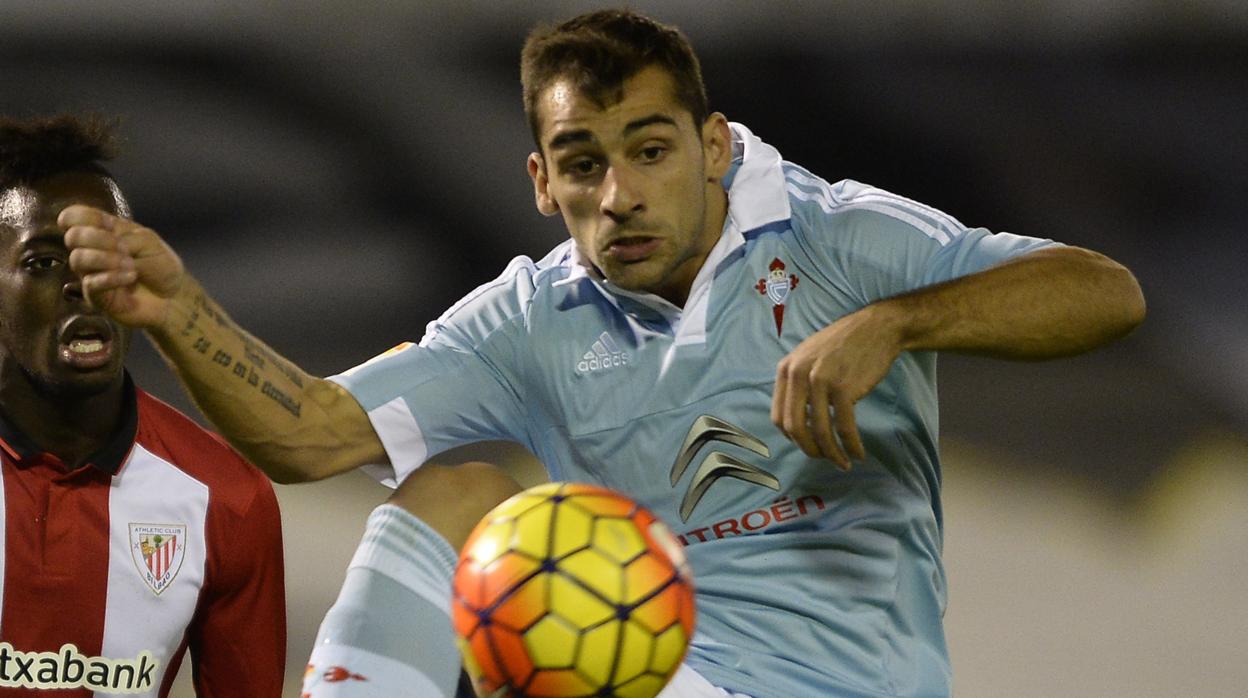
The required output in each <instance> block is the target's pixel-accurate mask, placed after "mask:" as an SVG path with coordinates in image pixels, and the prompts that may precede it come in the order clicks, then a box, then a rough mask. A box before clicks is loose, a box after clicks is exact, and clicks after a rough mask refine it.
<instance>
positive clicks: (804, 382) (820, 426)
mask: <svg viewBox="0 0 1248 698" xmlns="http://www.w3.org/2000/svg"><path fill="white" fill-rule="evenodd" d="M854 402H855V398H854V396H853V392H852V389H851V388H850V387H849V386H845V385H842V384H840V383H837V382H835V381H832V380H830V379H828V378H825V377H824V376H823V375H822V373H821V371H820V370H819V369H818V367H808V366H803V365H802V363H801V362H797V361H793V360H790V359H785V360H783V361H781V362H780V364H779V365H778V366H777V367H776V385H775V391H774V393H773V395H772V402H771V421H772V423H773V424H775V425H776V426H777V427H778V428H779V429H780V431H782V432H784V435H785V436H786V437H788V438H789V439H790V440H791V441H793V443H795V444H796V445H797V446H798V447H799V448H801V449H802V452H804V453H805V454H806V455H808V456H810V457H811V458H827V459H829V460H831V461H833V462H835V463H836V464H837V466H839V467H840V468H841V469H842V470H849V469H850V468H851V467H852V463H851V460H850V459H851V458H853V459H863V458H865V457H866V450H865V449H864V447H863V445H862V436H861V434H860V433H859V431H858V424H857V421H856V419H855V417H854Z"/></svg>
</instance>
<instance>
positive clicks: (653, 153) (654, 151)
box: [641, 145, 667, 162]
mask: <svg viewBox="0 0 1248 698" xmlns="http://www.w3.org/2000/svg"><path fill="white" fill-rule="evenodd" d="M666 154H667V148H665V147H663V146H661V145H652V146H648V147H645V148H642V149H641V160H642V162H658V161H659V160H662V159H663V156H664V155H666Z"/></svg>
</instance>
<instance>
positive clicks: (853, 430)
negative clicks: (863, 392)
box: [825, 391, 867, 470]
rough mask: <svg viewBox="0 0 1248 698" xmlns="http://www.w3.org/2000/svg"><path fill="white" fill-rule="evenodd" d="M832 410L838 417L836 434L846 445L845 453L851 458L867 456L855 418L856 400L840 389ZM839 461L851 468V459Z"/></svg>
mask: <svg viewBox="0 0 1248 698" xmlns="http://www.w3.org/2000/svg"><path fill="white" fill-rule="evenodd" d="M825 412H826V409H825ZM832 412H833V414H834V415H835V417H836V435H837V437H838V438H839V439H840V442H841V445H842V446H844V447H845V453H848V454H849V457H850V458H856V459H858V460H862V459H863V458H866V457H867V452H866V450H865V449H864V448H863V446H862V435H861V434H859V432H858V421H857V420H856V419H854V401H853V400H852V399H850V397H849V394H848V393H846V392H844V391H840V392H838V393H836V394H835V397H834V398H833V402H832ZM833 460H836V459H835V458H834V459H833ZM837 462H838V463H840V464H841V467H842V468H843V469H845V470H849V459H845V460H844V461H837Z"/></svg>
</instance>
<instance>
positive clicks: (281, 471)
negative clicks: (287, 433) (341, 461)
mask: <svg viewBox="0 0 1248 698" xmlns="http://www.w3.org/2000/svg"><path fill="white" fill-rule="evenodd" d="M256 465H257V466H258V467H259V468H260V469H261V470H263V471H264V474H265V475H267V476H268V478H269V479H270V480H272V481H273V482H275V483H277V484H279V485H298V484H301V483H305V482H316V481H317V480H324V479H325V478H327V477H329V476H330V475H333V474H334V472H336V471H333V470H328V469H323V468H315V467H312V466H311V465H309V464H306V463H295V462H292V461H290V460H281V461H272V460H268V461H263V462H262V461H257V462H256Z"/></svg>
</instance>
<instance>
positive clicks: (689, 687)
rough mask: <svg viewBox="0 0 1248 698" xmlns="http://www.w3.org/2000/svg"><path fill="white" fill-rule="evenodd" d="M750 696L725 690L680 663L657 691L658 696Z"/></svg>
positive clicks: (664, 697)
mask: <svg viewBox="0 0 1248 698" xmlns="http://www.w3.org/2000/svg"><path fill="white" fill-rule="evenodd" d="M725 696H727V697H728V698H750V697H749V696H747V695H745V694H744V693H732V692H731V691H725V690H724V689H722V688H719V687H717V686H715V685H714V684H712V683H711V682H710V681H707V680H706V677H704V676H702V675H701V674H699V673H698V672H696V671H694V670H693V669H691V668H690V667H689V665H688V664H681V665H680V668H679V669H677V670H676V675H675V676H673V677H672V680H671V681H668V682H667V685H666V686H664V687H663V690H662V691H659V695H658V698H725Z"/></svg>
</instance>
